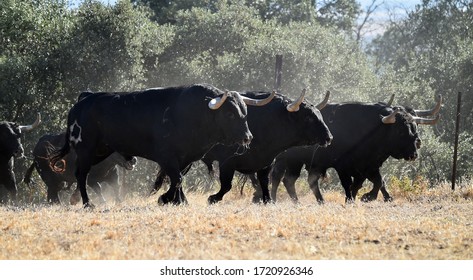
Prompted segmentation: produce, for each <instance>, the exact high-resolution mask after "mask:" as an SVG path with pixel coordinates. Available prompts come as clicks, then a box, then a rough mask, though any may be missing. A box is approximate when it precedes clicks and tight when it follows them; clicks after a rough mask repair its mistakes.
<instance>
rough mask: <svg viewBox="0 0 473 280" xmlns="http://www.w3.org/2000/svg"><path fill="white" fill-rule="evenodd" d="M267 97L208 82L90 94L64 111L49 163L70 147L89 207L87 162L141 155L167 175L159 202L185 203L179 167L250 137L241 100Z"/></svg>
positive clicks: (254, 102)
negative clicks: (60, 138)
mask: <svg viewBox="0 0 473 280" xmlns="http://www.w3.org/2000/svg"><path fill="white" fill-rule="evenodd" d="M271 98H272V97H271ZM268 101H269V100H252V99H249V98H243V97H242V96H240V94H238V93H237V92H223V91H221V90H219V89H217V88H215V87H213V86H211V85H192V86H182V87H168V88H157V89H149V90H145V91H139V92H131V93H121V94H115V93H96V94H90V95H88V96H87V97H84V98H83V99H82V100H80V101H79V102H77V103H76V104H75V105H74V106H73V107H72V109H71V110H70V111H69V114H68V119H67V131H66V143H65V145H64V146H63V147H62V148H61V149H60V150H59V151H56V152H55V154H54V155H53V156H52V157H51V165H52V166H55V164H56V163H57V162H58V161H59V160H60V159H61V158H63V157H64V156H65V155H66V154H67V153H68V152H69V150H70V147H73V148H74V149H75V151H76V154H77V161H76V163H77V164H76V172H75V175H76V179H77V184H78V188H79V190H80V193H81V197H82V202H83V204H84V206H91V204H90V203H89V197H88V195H87V191H86V187H85V186H86V178H87V175H88V173H89V171H90V168H91V166H92V165H95V164H97V163H99V162H100V161H102V160H103V159H105V158H106V157H108V156H109V155H111V154H112V153H113V152H118V153H120V154H121V155H123V156H124V157H125V158H127V159H130V157H131V156H139V157H143V158H146V159H149V160H152V161H154V162H156V163H158V164H159V165H160V166H161V168H163V170H165V172H166V174H168V175H169V177H170V180H171V184H170V188H169V190H168V192H166V193H165V194H163V195H162V196H161V197H160V198H159V201H160V203H163V204H166V203H173V204H180V203H186V202H187V200H186V198H185V196H184V193H183V191H182V188H181V181H182V175H181V170H183V169H184V168H185V167H186V166H188V165H189V164H190V163H191V162H193V161H196V160H198V159H200V158H201V157H202V156H203V155H204V154H205V153H206V152H207V151H208V150H209V149H210V148H211V147H212V146H213V145H215V144H216V143H225V144H233V143H238V144H239V145H242V146H247V145H248V144H249V143H250V142H251V139H252V138H253V136H252V135H251V133H250V131H249V129H248V124H247V122H246V118H247V117H246V115H247V108H246V105H245V103H246V104H248V105H264V104H265V103H267V102H268Z"/></svg>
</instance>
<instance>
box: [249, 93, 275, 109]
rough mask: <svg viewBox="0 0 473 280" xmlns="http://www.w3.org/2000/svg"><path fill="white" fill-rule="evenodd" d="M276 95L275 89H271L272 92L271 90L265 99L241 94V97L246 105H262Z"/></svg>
mask: <svg viewBox="0 0 473 280" xmlns="http://www.w3.org/2000/svg"><path fill="white" fill-rule="evenodd" d="M275 95H276V91H274V90H273V92H271V94H270V95H269V96H268V97H266V98H265V99H253V98H249V97H246V96H243V95H242V96H241V98H242V99H243V102H245V104H246V105H249V106H264V105H266V104H268V103H269V102H271V100H273V98H274V96H275Z"/></svg>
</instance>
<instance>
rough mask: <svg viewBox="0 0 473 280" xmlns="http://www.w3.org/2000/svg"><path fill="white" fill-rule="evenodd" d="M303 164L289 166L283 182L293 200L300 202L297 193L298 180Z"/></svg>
mask: <svg viewBox="0 0 473 280" xmlns="http://www.w3.org/2000/svg"><path fill="white" fill-rule="evenodd" d="M302 166H303V165H302V164H299V165H295V166H291V167H289V166H288V168H287V170H286V174H285V175H284V179H283V184H284V187H285V188H286V191H287V194H288V195H289V197H291V199H292V201H293V202H298V201H299V198H298V197H297V193H296V181H297V179H298V178H299V176H301V170H302Z"/></svg>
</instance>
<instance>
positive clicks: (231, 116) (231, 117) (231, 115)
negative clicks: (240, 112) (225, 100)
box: [227, 112, 235, 120]
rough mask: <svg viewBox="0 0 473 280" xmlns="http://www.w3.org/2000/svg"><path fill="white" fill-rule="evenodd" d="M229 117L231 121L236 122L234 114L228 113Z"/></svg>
mask: <svg viewBox="0 0 473 280" xmlns="http://www.w3.org/2000/svg"><path fill="white" fill-rule="evenodd" d="M227 117H228V118H229V119H231V120H234V119H235V114H234V113H232V112H228V113H227Z"/></svg>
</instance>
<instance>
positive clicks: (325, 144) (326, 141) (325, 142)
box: [321, 133, 333, 147]
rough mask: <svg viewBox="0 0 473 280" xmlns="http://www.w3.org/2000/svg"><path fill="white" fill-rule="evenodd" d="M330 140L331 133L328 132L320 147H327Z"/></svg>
mask: <svg viewBox="0 0 473 280" xmlns="http://www.w3.org/2000/svg"><path fill="white" fill-rule="evenodd" d="M332 140H333V135H332V134H331V133H329V134H328V135H327V137H326V138H325V140H324V141H323V144H322V145H321V146H322V147H327V146H329V145H330V144H331V143H332Z"/></svg>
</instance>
